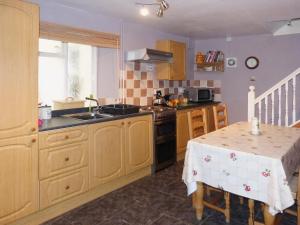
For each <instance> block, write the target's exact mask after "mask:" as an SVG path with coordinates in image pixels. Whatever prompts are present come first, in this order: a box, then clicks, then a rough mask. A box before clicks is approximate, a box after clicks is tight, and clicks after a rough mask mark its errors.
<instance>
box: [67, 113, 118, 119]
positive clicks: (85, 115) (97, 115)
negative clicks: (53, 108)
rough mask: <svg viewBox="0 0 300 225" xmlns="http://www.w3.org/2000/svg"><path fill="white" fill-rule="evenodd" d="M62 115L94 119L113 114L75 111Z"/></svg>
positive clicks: (108, 116)
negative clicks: (75, 112) (74, 112)
mask: <svg viewBox="0 0 300 225" xmlns="http://www.w3.org/2000/svg"><path fill="white" fill-rule="evenodd" d="M64 116H65V117H70V118H74V119H80V120H95V119H102V118H110V117H113V115H110V114H104V113H103V114H101V113H77V114H70V115H64Z"/></svg>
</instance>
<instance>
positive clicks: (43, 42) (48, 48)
mask: <svg viewBox="0 0 300 225" xmlns="http://www.w3.org/2000/svg"><path fill="white" fill-rule="evenodd" d="M62 44H63V43H62V42H61V41H54V40H48V39H40V40H39V51H40V52H46V53H62V51H63V50H62V49H63V48H62Z"/></svg>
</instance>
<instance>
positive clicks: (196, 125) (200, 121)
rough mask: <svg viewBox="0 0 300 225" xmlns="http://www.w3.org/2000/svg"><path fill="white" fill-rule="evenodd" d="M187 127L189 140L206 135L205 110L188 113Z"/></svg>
mask: <svg viewBox="0 0 300 225" xmlns="http://www.w3.org/2000/svg"><path fill="white" fill-rule="evenodd" d="M188 125H189V137H190V139H193V138H196V137H199V136H201V135H203V134H206V133H207V130H208V128H207V112H206V109H205V108H200V109H195V110H192V111H190V112H188Z"/></svg>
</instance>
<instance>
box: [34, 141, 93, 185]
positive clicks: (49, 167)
mask: <svg viewBox="0 0 300 225" xmlns="http://www.w3.org/2000/svg"><path fill="white" fill-rule="evenodd" d="M39 162H40V167H39V171H40V173H39V176H40V179H44V178H48V177H51V176H54V175H58V174H61V173H64V172H68V171H71V170H74V169H77V168H80V167H83V166H86V165H87V163H88V141H84V142H76V143H73V144H68V145H63V146H59V147H54V148H49V149H44V150H41V151H40V152H39Z"/></svg>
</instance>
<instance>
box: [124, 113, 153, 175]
mask: <svg viewBox="0 0 300 225" xmlns="http://www.w3.org/2000/svg"><path fill="white" fill-rule="evenodd" d="M126 142H127V143H126V149H125V150H126V154H125V158H126V160H125V162H126V174H128V173H131V172H134V171H136V170H139V169H141V168H143V167H146V166H149V165H151V164H152V163H153V125H152V116H150V115H149V116H142V117H135V118H132V119H127V120H126Z"/></svg>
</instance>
